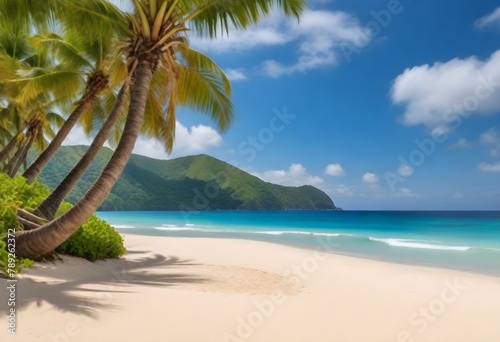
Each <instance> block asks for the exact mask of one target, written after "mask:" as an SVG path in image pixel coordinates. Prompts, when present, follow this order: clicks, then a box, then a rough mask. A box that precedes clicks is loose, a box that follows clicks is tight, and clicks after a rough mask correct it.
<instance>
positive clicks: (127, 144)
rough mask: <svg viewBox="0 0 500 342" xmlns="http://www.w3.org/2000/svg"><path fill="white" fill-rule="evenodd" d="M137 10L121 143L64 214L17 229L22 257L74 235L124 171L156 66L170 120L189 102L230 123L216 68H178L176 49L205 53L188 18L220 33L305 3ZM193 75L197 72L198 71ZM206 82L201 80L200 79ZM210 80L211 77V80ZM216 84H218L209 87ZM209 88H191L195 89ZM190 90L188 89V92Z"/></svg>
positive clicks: (176, 1) (224, 1)
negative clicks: (163, 76)
mask: <svg viewBox="0 0 500 342" xmlns="http://www.w3.org/2000/svg"><path fill="white" fill-rule="evenodd" d="M133 5H134V9H135V14H134V15H132V14H127V18H128V20H129V22H130V25H131V28H132V29H131V30H130V32H129V47H128V51H127V61H128V63H129V65H130V66H131V67H130V70H131V71H132V72H131V73H130V74H131V75H133V77H134V84H133V86H132V88H131V96H130V97H131V100H130V105H129V109H128V115H127V120H126V123H125V127H124V130H123V133H122V137H121V139H120V142H119V144H118V146H117V148H116V150H115V152H114V154H113V156H112V157H111V159H110V161H109V162H108V164H107V165H106V167H105V168H104V170H103V171H102V173H101V175H100V176H99V178H98V179H97V180H96V181H95V183H94V184H93V185H92V186H91V188H90V189H89V190H88V192H87V193H86V194H85V195H84V196H83V197H82V199H80V201H78V202H77V203H76V204H75V205H74V206H73V207H72V208H71V209H70V210H68V211H67V212H66V213H65V214H64V215H62V216H60V217H59V218H57V219H56V220H54V221H51V222H49V223H48V224H46V225H44V226H42V227H40V228H37V229H34V230H29V231H20V232H17V233H16V248H17V253H18V255H19V256H21V257H39V256H40V255H43V254H46V253H49V252H51V251H52V250H53V249H54V248H56V247H57V246H58V245H59V244H61V243H62V242H64V241H65V240H66V239H67V238H68V237H70V236H71V235H72V234H73V233H74V232H75V231H76V230H77V229H78V228H79V227H80V226H81V225H82V224H83V223H84V222H85V221H86V220H87V219H88V217H90V215H91V214H92V213H93V212H94V211H95V209H96V208H97V207H98V206H99V205H100V204H101V203H102V202H103V201H104V199H105V198H106V196H107V195H108V193H109V191H110V190H111V188H112V187H113V185H114V183H115V182H116V180H117V179H118V177H119V176H120V174H121V172H122V171H123V169H124V167H125V165H126V164H127V161H128V159H129V157H130V155H131V153H132V150H133V148H134V145H135V142H136V139H137V136H138V134H139V131H140V129H141V126H142V121H143V117H144V112H145V108H146V103H147V99H148V94H149V90H150V89H149V88H150V84H151V81H152V79H153V75H154V73H155V72H156V71H158V70H161V71H162V72H167V73H168V74H167V75H168V77H167V79H168V80H169V82H171V83H169V85H168V86H169V87H172V90H171V91H169V94H170V96H171V98H169V101H168V105H167V121H171V117H173V115H172V114H173V113H174V110H175V105H176V104H177V103H181V104H185V105H186V104H189V105H191V106H192V107H194V108H197V109H200V110H203V111H205V112H207V113H208V114H210V115H211V116H212V117H213V118H215V119H216V122H217V124H218V126H219V128H220V129H222V130H224V129H226V128H227V127H228V125H229V123H230V121H231V118H232V115H233V107H232V105H231V102H230V101H229V100H227V101H222V99H224V98H227V99H228V96H229V94H228V93H229V89H228V87H229V84H228V83H225V82H224V79H223V77H221V75H218V76H217V77H215V75H217V72H216V71H215V70H208V71H211V72H199V73H196V72H194V70H189V67H186V70H187V71H186V72H183V70H182V69H183V68H182V67H179V62H180V61H177V60H176V58H177V54H178V53H180V52H182V51H184V53H185V55H186V56H185V57H184V58H186V59H188V58H191V59H192V60H196V58H200V59H201V54H195V53H193V54H189V53H186V51H189V48H188V41H187V38H186V36H185V32H186V31H187V30H188V26H187V24H188V22H192V24H193V27H194V28H195V29H197V30H205V31H206V32H207V33H208V35H209V36H211V37H214V36H216V32H217V31H218V29H219V28H221V29H222V30H228V28H229V24H230V23H232V24H233V25H234V26H235V27H237V28H244V27H246V26H248V25H250V24H252V23H255V22H257V21H258V20H259V19H260V17H261V16H262V15H265V14H267V13H269V12H270V11H271V9H272V8H273V5H278V6H279V7H280V8H282V9H283V10H284V12H285V14H287V15H296V16H298V15H299V13H300V12H301V11H302V10H303V8H304V7H305V1H303V0H289V1H286V0H277V1H272V0H267V1H266V0H253V1H241V2H238V3H237V4H236V5H235V3H234V1H233V0H173V1H168V0H158V1H156V0H133ZM195 74H197V75H196V76H195ZM198 81H202V82H203V83H202V84H201V85H200V84H198V83H197V82H198ZM210 81H211V82H210ZM210 84H212V85H216V86H215V87H213V86H210ZM191 87H193V89H196V90H198V91H201V90H205V91H206V92H205V93H196V94H195V93H192V94H191V95H189V96H188V95H187V94H189V93H190V92H192V91H193V89H190V88H191ZM187 90H189V91H187ZM172 131H173V130H172V128H171V127H170V128H167V129H165V132H164V134H165V137H166V140H167V141H168V136H169V135H170V136H171V132H172Z"/></svg>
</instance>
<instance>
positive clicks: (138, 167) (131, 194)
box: [40, 146, 338, 210]
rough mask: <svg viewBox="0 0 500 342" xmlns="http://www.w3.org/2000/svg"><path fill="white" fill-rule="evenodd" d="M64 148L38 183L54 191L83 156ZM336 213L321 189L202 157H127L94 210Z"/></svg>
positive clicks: (102, 160)
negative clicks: (260, 175)
mask: <svg viewBox="0 0 500 342" xmlns="http://www.w3.org/2000/svg"><path fill="white" fill-rule="evenodd" d="M86 149H87V147H86V146H63V147H61V149H60V150H59V151H58V153H57V154H56V155H55V156H54V158H53V159H52V160H51V162H50V163H49V164H48V165H47V167H46V168H45V169H44V171H43V172H42V174H41V176H40V179H41V181H42V182H43V183H44V184H46V185H47V186H48V187H49V188H51V189H53V188H55V187H56V186H57V185H58V183H59V182H60V181H61V180H62V179H63V178H64V177H65V175H66V174H67V173H68V172H69V171H70V169H71V168H72V167H73V166H74V165H75V164H76V163H77V162H78V160H79V159H80V157H81V156H82V155H83V154H84V153H85V151H86ZM112 153H113V151H112V150H110V149H109V148H103V149H102V150H101V152H100V153H99V155H98V156H97V157H96V159H95V161H94V163H93V164H92V166H91V167H90V168H89V169H88V170H87V171H86V172H85V174H84V176H83V177H82V179H81V180H80V182H79V183H78V185H77V187H76V188H75V189H74V190H73V191H72V192H71V193H70V195H69V196H68V198H67V200H68V201H70V202H72V203H74V202H76V201H77V200H78V198H80V197H81V196H82V195H83V194H84V193H85V191H86V190H87V189H88V188H89V187H90V185H91V184H92V183H93V182H94V180H95V179H96V177H97V176H98V175H99V174H100V172H101V170H102V169H103V168H104V166H105V165H106V163H107V161H108V160H109V158H110V157H111V155H112ZM336 209H337V210H338V208H336V207H335V205H334V203H333V201H332V199H331V198H330V197H329V196H328V195H327V194H326V193H324V192H323V191H321V190H319V189H317V188H315V187H313V186H310V185H304V186H299V187H287V186H282V185H276V184H271V183H267V182H264V181H262V180H261V179H259V178H257V177H255V176H252V175H251V174H249V173H247V172H245V171H242V170H240V169H238V168H236V167H234V166H232V165H230V164H228V163H226V162H223V161H221V160H218V159H216V158H213V157H210V156H208V155H205V154H201V155H196V156H188V157H182V158H176V159H170V160H158V159H152V158H148V157H144V156H141V155H132V156H131V158H130V160H129V162H128V164H127V166H126V167H125V170H124V172H123V174H122V175H121V177H120V179H119V180H118V181H117V183H116V184H115V186H114V187H113V190H112V191H111V193H110V195H109V196H108V198H107V199H106V200H105V201H104V203H103V204H102V205H101V207H100V208H99V210H336Z"/></svg>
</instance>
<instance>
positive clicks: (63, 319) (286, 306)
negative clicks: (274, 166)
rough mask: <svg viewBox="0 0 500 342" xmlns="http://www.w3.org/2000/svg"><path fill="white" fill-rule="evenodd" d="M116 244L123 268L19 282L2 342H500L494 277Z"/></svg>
mask: <svg viewBox="0 0 500 342" xmlns="http://www.w3.org/2000/svg"><path fill="white" fill-rule="evenodd" d="M122 235H123V234H122ZM123 236H124V239H125V244H126V246H127V249H128V253H127V254H126V256H125V257H124V258H122V259H120V260H108V261H99V262H96V263H90V262H87V261H85V260H81V259H75V258H69V257H64V258H63V260H64V261H63V262H57V263H55V264H54V263H45V264H39V263H38V264H37V266H36V267H35V268H33V269H25V270H24V272H23V273H22V274H19V275H18V279H19V282H18V284H19V291H18V303H17V306H18V330H17V335H15V336H14V335H9V334H7V329H6V328H5V327H6V318H5V316H6V315H5V313H6V311H5V309H6V308H5V303H1V304H0V313H1V314H2V315H1V319H0V325H1V326H2V327H3V329H4V331H2V332H1V334H0V335H1V336H2V341H27V340H29V341H89V340H94V341H110V340H111V341H113V340H133V339H141V340H145V341H163V340H169V341H259V342H260V341H277V340H286V341H297V342H298V341H306V340H310V341H331V340H333V339H334V340H337V341H396V342H400V341H447V340H450V341H451V340H452V341H473V340H476V341H485V342H487V341H498V340H500V329H498V327H497V323H498V322H497V321H498V319H497V318H498V317H500V307H499V306H498V305H497V304H496V303H498V302H500V279H499V278H496V277H492V276H486V275H480V274H476V273H467V272H461V271H454V270H449V269H439V268H430V267H423V266H415V265H407V264H397V263H389V262H385V261H376V260H371V259H362V258H359V257H353V256H346V255H341V254H332V253H323V252H322V251H320V250H317V251H313V250H307V249H300V248H296V247H289V246H284V245H276V244H272V243H267V242H259V241H252V240H233V239H216V238H196V239H192V238H172V237H151V236H140V235H123ZM0 282H1V283H2V290H1V291H0V293H1V294H2V296H1V298H6V296H4V294H5V293H6V292H4V291H6V289H5V288H6V286H4V285H5V284H4V283H5V280H3V279H2V280H1V281H0ZM360 328H362V329H360ZM4 336H6V338H5V339H4V338H3V337H4Z"/></svg>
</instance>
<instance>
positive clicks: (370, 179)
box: [361, 172, 378, 184]
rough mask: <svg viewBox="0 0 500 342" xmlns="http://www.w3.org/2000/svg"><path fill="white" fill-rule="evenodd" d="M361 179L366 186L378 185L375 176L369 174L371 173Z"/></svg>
mask: <svg viewBox="0 0 500 342" xmlns="http://www.w3.org/2000/svg"><path fill="white" fill-rule="evenodd" d="M361 179H362V180H363V182H364V183H368V184H375V183H378V177H377V175H375V174H374V173H371V172H367V173H365V174H364V175H363V177H362V178H361Z"/></svg>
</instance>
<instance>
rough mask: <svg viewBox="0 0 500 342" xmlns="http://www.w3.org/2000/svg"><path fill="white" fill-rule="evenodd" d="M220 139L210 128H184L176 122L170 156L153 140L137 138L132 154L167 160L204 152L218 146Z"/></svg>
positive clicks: (201, 126)
mask: <svg viewBox="0 0 500 342" xmlns="http://www.w3.org/2000/svg"><path fill="white" fill-rule="evenodd" d="M221 143H222V137H221V136H220V134H219V133H218V132H217V131H216V130H215V129H213V128H212V127H208V126H204V125H198V126H191V128H189V129H188V128H187V127H185V126H184V125H183V124H181V123H180V122H178V121H177V123H176V126H175V142H174V147H173V149H172V154H171V155H170V156H169V155H167V153H166V152H165V149H164V147H163V146H162V144H160V143H159V142H158V141H156V140H154V139H149V140H148V139H145V138H143V137H139V139H137V143H136V144H135V148H134V153H135V154H141V155H143V156H148V157H151V158H156V159H167V158H172V157H178V156H183V155H189V154H196V153H201V152H205V151H206V150H208V149H209V148H211V147H216V146H219V145H220V144H221Z"/></svg>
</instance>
